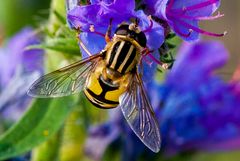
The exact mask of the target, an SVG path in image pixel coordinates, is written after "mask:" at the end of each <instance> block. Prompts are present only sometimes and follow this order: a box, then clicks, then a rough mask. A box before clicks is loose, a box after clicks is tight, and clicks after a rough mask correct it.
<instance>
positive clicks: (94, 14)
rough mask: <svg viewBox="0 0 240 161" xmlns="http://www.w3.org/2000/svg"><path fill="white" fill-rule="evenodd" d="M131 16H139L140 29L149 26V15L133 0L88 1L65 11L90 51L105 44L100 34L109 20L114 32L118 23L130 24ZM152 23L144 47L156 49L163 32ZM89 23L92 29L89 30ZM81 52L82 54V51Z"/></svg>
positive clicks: (157, 25)
mask: <svg viewBox="0 0 240 161" xmlns="http://www.w3.org/2000/svg"><path fill="white" fill-rule="evenodd" d="M131 18H139V20H140V23H139V26H140V28H141V29H142V30H146V29H148V28H149V27H150V26H151V22H150V20H149V18H148V16H147V15H145V14H144V13H143V11H142V10H139V11H135V1H134V0H130V1H129V0H128V1H126V0H114V1H113V0H111V1H91V3H90V4H89V5H84V6H76V7H74V8H73V9H70V10H69V11H68V14H67V19H68V22H69V24H70V26H71V27H72V28H75V29H80V30H81V31H82V33H81V34H80V38H81V39H82V41H83V42H84V44H85V45H86V46H87V47H88V49H89V50H90V52H92V53H98V52H100V51H101V50H102V49H103V48H104V47H105V45H106V42H105V39H104V37H103V35H104V34H105V33H106V31H107V27H108V25H109V22H110V19H112V27H113V29H112V31H113V32H114V31H115V29H116V28H117V26H118V25H119V24H121V23H122V22H128V23H129V22H130V19H131ZM152 23H153V26H152V28H151V29H150V30H148V31H146V33H145V34H146V36H147V46H148V47H149V48H150V49H158V48H159V47H160V46H161V44H162V43H163V41H164V32H163V28H162V26H160V25H159V24H157V23H156V22H152ZM92 25H94V30H95V31H90V27H91V26H92ZM82 52H83V57H85V56H86V55H84V51H82Z"/></svg>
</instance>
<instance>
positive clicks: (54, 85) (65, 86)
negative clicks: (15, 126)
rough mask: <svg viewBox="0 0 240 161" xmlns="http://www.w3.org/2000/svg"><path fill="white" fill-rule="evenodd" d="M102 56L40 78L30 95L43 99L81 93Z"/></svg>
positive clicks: (94, 56) (99, 55)
mask: <svg viewBox="0 0 240 161" xmlns="http://www.w3.org/2000/svg"><path fill="white" fill-rule="evenodd" d="M101 56H102V54H101V53H100V54H96V55H93V56H90V57H88V58H86V59H82V60H80V61H78V62H76V63H73V64H71V65H68V66H66V67H63V68H61V69H58V70H56V71H54V72H51V73H49V74H47V75H44V76H42V77H40V78H39V79H38V80H36V81H35V82H34V83H33V84H32V86H31V87H30V88H29V90H28V95H30V96H33V97H43V98H44V97H61V96H67V95H70V94H74V93H76V92H79V91H81V90H82V89H83V87H84V84H85V82H86V79H87V78H88V75H89V73H91V72H92V71H93V70H94V69H95V67H96V64H97V63H98V60H99V59H101Z"/></svg>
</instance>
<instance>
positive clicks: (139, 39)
mask: <svg viewBox="0 0 240 161" xmlns="http://www.w3.org/2000/svg"><path fill="white" fill-rule="evenodd" d="M136 41H137V42H138V43H139V44H140V45H141V46H142V47H146V45H147V38H146V36H145V34H144V33H143V32H140V33H139V34H137V36H136Z"/></svg>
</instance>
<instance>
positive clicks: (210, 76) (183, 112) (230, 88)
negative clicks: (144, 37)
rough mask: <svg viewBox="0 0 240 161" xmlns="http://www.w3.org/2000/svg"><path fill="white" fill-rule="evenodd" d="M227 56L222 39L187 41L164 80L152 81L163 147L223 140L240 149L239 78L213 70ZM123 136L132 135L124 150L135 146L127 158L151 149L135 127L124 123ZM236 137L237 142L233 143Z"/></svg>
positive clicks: (205, 146)
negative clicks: (135, 133) (136, 136)
mask: <svg viewBox="0 0 240 161" xmlns="http://www.w3.org/2000/svg"><path fill="white" fill-rule="evenodd" d="M227 59H228V52H227V51H226V49H225V48H224V46H223V45H222V44H221V43H219V42H215V41H202V42H196V43H193V44H189V43H184V44H183V45H182V47H181V49H180V51H179V53H178V56H177V58H176V63H175V64H174V66H173V69H172V70H171V71H170V72H169V73H168V75H167V77H166V80H165V81H164V82H163V83H162V84H157V83H156V82H155V83H154V82H153V83H152V84H151V85H152V86H151V87H152V88H151V93H148V94H149V96H150V98H151V103H152V104H153V105H154V107H155V113H156V116H157V118H158V120H159V122H160V128H161V135H162V152H166V153H168V154H172V153H176V152H181V151H186V150H198V149H201V150H209V149H211V150H212V149H214V150H220V149H222V147H223V146H224V145H226V147H228V148H230V147H231V145H232V148H236V147H237V148H239V145H240V144H237V143H239V138H240V118H239V115H240V90H239V89H240V88H239V83H238V84H237V83H235V82H229V83H226V82H224V81H223V80H222V79H221V78H220V77H219V76H217V75H215V74H214V73H213V72H214V71H215V70H216V69H218V68H220V67H222V66H223V65H224V64H225V63H226V61H227ZM119 115H120V116H121V113H119ZM121 117H122V116H121ZM122 119H123V117H122ZM113 120H115V119H114V118H112V119H111V120H110V122H108V123H110V124H111V127H115V128H117V129H119V127H121V126H122V125H120V124H119V122H120V121H118V123H115V122H114V121H113ZM123 120H124V119H123ZM123 123H124V121H123ZM121 135H124V136H126V135H127V137H125V138H132V139H128V140H127V144H124V142H126V140H124V141H123V143H122V144H123V145H125V146H123V149H131V147H132V148H133V147H134V148H133V149H131V150H130V151H128V152H129V153H127V155H126V154H125V155H124V157H127V158H132V157H133V156H135V157H136V154H141V153H142V152H144V151H145V152H147V153H149V155H151V154H152V153H150V152H148V151H146V150H144V145H142V144H140V143H139V142H137V141H135V140H134V139H133V138H134V136H133V132H132V131H130V130H129V129H128V128H121V134H119V137H120V136H121ZM133 140H134V141H133ZM234 140H237V141H238V142H236V143H235V144H233V141H234ZM112 141H114V140H112ZM218 146H219V147H218ZM135 159H136V158H135Z"/></svg>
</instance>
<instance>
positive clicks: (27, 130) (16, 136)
mask: <svg viewBox="0 0 240 161" xmlns="http://www.w3.org/2000/svg"><path fill="white" fill-rule="evenodd" d="M74 98H75V97H73V96H71V97H63V98H56V99H37V100H36V101H35V102H34V103H33V104H32V106H31V108H30V109H29V110H28V111H27V112H26V113H25V115H24V116H23V117H22V118H21V120H20V121H19V122H17V123H16V124H15V125H14V126H13V127H11V128H10V129H9V130H8V131H7V132H6V133H4V134H3V135H2V136H1V137H0V160H4V159H7V158H11V157H14V156H17V155H20V154H23V153H25V152H27V151H29V150H31V149H32V148H33V147H35V146H37V145H39V144H40V143H42V142H44V141H46V140H47V139H48V138H49V137H51V136H52V135H53V134H55V133H56V131H57V130H58V129H59V128H60V127H61V125H62V124H63V122H64V120H65V118H66V117H67V116H68V114H69V112H70V111H71V110H72V108H73V107H74V104H76V103H75V99H74Z"/></svg>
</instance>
